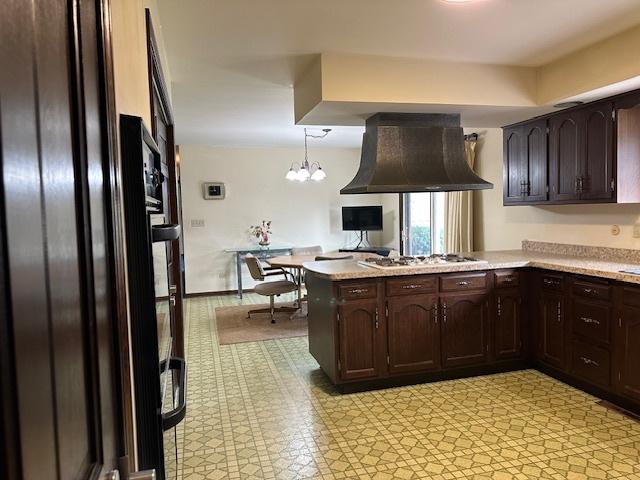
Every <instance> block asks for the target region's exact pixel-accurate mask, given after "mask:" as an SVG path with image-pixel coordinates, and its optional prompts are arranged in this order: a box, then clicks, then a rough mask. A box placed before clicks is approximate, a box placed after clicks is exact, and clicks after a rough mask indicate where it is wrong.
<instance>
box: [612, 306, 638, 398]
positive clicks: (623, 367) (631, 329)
mask: <svg viewBox="0 0 640 480" xmlns="http://www.w3.org/2000/svg"><path fill="white" fill-rule="evenodd" d="M620 320H621V322H620V326H619V328H618V341H617V348H618V349H620V352H619V356H618V360H617V361H618V365H617V366H618V372H619V374H620V376H619V381H618V392H619V393H621V394H623V395H626V396H628V397H631V398H634V399H635V400H640V368H639V365H640V308H635V307H629V306H624V307H623V308H622V316H621V319H620Z"/></svg>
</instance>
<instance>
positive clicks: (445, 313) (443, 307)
mask: <svg viewBox="0 0 640 480" xmlns="http://www.w3.org/2000/svg"><path fill="white" fill-rule="evenodd" d="M442 323H447V304H446V303H443V304H442Z"/></svg>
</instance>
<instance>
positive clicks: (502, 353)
mask: <svg viewBox="0 0 640 480" xmlns="http://www.w3.org/2000/svg"><path fill="white" fill-rule="evenodd" d="M521 300H522V299H521V296H520V290H518V289H512V290H500V291H498V292H497V294H496V303H497V304H496V307H497V309H496V322H495V327H494V331H495V336H494V349H495V350H494V351H495V358H496V359H498V360H505V359H510V358H518V357H520V356H521V354H522V313H521V308H522V302H521Z"/></svg>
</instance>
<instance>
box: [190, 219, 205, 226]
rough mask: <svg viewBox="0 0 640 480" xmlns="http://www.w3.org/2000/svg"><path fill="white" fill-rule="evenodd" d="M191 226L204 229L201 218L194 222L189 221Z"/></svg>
mask: <svg viewBox="0 0 640 480" xmlns="http://www.w3.org/2000/svg"><path fill="white" fill-rule="evenodd" d="M191 226H192V227H194V228H195V227H204V219H201V218H197V219H194V220H191Z"/></svg>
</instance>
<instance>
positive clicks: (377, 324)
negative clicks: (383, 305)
mask: <svg viewBox="0 0 640 480" xmlns="http://www.w3.org/2000/svg"><path fill="white" fill-rule="evenodd" d="M375 326H376V330H377V329H378V327H379V326H380V324H379V323H378V307H376V323H375Z"/></svg>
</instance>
